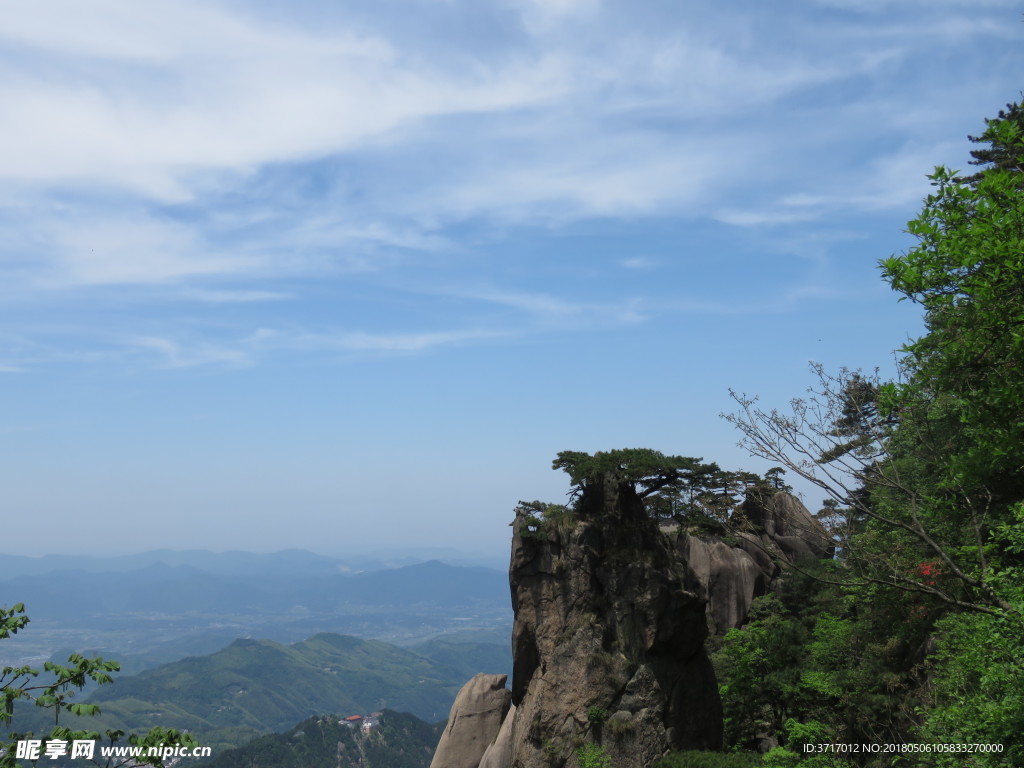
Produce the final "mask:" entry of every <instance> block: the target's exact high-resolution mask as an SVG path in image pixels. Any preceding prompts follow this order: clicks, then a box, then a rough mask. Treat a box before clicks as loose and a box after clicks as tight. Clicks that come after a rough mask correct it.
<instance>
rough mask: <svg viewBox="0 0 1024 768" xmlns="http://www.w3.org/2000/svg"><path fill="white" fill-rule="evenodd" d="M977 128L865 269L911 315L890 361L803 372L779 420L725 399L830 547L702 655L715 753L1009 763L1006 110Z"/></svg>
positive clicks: (1019, 128)
mask: <svg viewBox="0 0 1024 768" xmlns="http://www.w3.org/2000/svg"><path fill="white" fill-rule="evenodd" d="M986 123H987V126H986V130H985V131H984V133H982V134H981V135H980V136H972V137H970V139H971V141H973V142H975V143H976V144H978V145H979V148H978V149H975V150H974V151H973V152H972V153H971V154H972V156H973V158H974V159H973V160H972V161H971V162H972V163H973V164H974V165H977V166H978V170H977V172H976V173H973V174H971V175H969V176H962V175H958V172H956V171H952V170H949V169H946V168H942V167H939V168H936V170H935V172H934V174H933V175H932V176H931V180H932V184H933V186H934V191H933V192H932V193H931V194H930V195H929V196H928V197H927V198H926V199H925V200H924V204H923V208H922V210H921V212H920V215H919V216H918V217H917V218H916V219H914V220H913V221H911V222H910V223H909V225H908V231H909V233H910V234H911V235H913V236H914V238H915V240H916V243H915V245H914V246H913V247H912V248H910V249H909V250H907V251H906V252H905V253H903V254H900V255H895V256H892V257H891V258H888V259H885V260H883V261H882V262H881V270H882V274H883V276H884V279H885V280H886V281H887V282H888V284H889V285H890V286H891V287H892V289H893V290H894V291H895V292H896V293H897V294H899V295H900V300H908V301H912V302H915V303H916V304H919V305H920V306H921V307H922V309H923V311H924V320H925V332H924V334H923V335H922V336H921V337H920V338H918V339H916V340H914V341H912V342H910V343H908V344H907V345H906V346H905V347H904V348H903V349H902V352H901V359H900V367H899V372H898V375H897V376H896V377H895V378H894V379H893V380H882V379H881V378H880V377H879V376H878V375H877V374H865V373H863V372H851V371H839V372H838V373H835V374H831V373H828V372H826V371H825V370H823V369H821V368H816V369H815V371H816V373H817V381H818V385H816V386H815V387H814V388H812V391H811V392H810V394H809V395H808V396H807V397H805V398H801V399H796V400H794V401H793V402H792V404H791V405H792V407H791V409H789V410H788V411H785V412H783V411H780V410H764V409H762V408H761V407H760V406H759V404H758V403H757V402H756V400H755V399H752V398H748V397H744V396H741V395H735V396H734V397H735V399H736V401H737V403H738V410H737V412H736V413H733V414H731V415H728V416H727V418H728V419H729V420H730V421H731V422H732V423H734V424H735V425H736V426H737V427H738V428H739V429H740V431H741V432H742V435H743V441H744V443H745V445H746V446H747V447H748V448H749V449H750V450H751V451H752V453H754V454H756V455H758V456H761V457H763V458H766V459H769V460H770V461H772V462H773V463H776V464H778V465H780V466H781V467H783V468H785V469H786V470H788V471H789V472H792V473H796V474H797V475H800V476H801V477H803V478H805V479H806V480H809V481H810V482H812V483H814V484H815V485H817V486H818V487H819V488H821V489H823V490H825V491H826V492H827V494H828V501H826V503H825V505H824V508H823V509H822V510H821V512H820V513H819V519H820V520H821V521H822V522H823V523H825V524H826V525H827V526H828V529H829V531H830V532H831V534H832V535H833V537H834V539H835V541H836V545H837V555H836V557H835V559H834V560H831V561H822V562H819V563H815V564H807V565H806V566H803V567H800V568H797V569H794V570H792V571H791V572H790V574H789V576H788V578H787V579H786V580H785V582H784V588H783V589H782V591H781V593H780V594H772V595H768V596H765V597H762V598H760V599H759V600H758V601H757V602H756V604H755V607H754V609H753V611H752V614H751V617H750V622H749V624H748V626H746V627H745V628H743V629H740V630H733V631H731V632H730V633H729V634H728V635H727V636H726V637H725V638H724V640H722V641H721V642H720V643H718V647H716V648H715V649H714V656H713V658H714V661H715V667H716V671H717V674H718V676H719V682H720V686H721V692H722V698H723V704H724V709H725V717H726V745H725V746H726V749H727V750H733V751H746V750H751V749H752V748H756V747H760V748H762V749H764V748H767V747H772V748H771V749H770V751H769V752H768V753H767V755H766V756H765V758H764V759H763V761H762V762H760V763H759V764H760V765H771V766H786V765H792V764H795V763H796V762H798V761H799V762H800V764H801V765H807V766H817V765H821V766H824V765H828V766H845V765H851V766H853V765H856V766H890V765H902V766H916V765H928V766H1020V765H1024V173H1022V172H1024V110H1022V107H1021V105H1019V104H1011V105H1008V107H1007V109H1006V110H1003V111H1001V112H1000V113H999V114H998V116H997V117H996V118H994V119H990V120H987V121H986ZM815 745H836V747H829V746H826V748H827V749H836V748H838V749H849V750H851V751H845V752H817V751H815V750H817V749H818V748H819V747H817V746H815ZM838 745H850V746H849V747H839V746H838ZM989 745H997V746H995V747H991V746H989ZM993 749H994V750H995V751H989V750H993Z"/></svg>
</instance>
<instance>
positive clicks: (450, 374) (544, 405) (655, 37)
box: [0, 0, 1024, 555]
mask: <svg viewBox="0 0 1024 768" xmlns="http://www.w3.org/2000/svg"><path fill="white" fill-rule="evenodd" d="M1022 11H1024V6H1022V5H1021V3H1019V2H1010V1H1008V0H1007V1H1004V0H902V1H899V2H897V1H896V0H891V1H889V0H786V1H784V2H774V3H764V2H761V1H760V0H736V1H735V2H730V3H720V2H712V1H711V0H707V1H705V0H691V1H687V2H683V1H682V0H673V1H672V2H668V1H666V0H645V2H642V3H636V2H628V3H627V2H612V1H611V0H419V2H412V1H411V0H372V1H370V0H351V1H350V2H345V3H336V2H328V1H327V0H292V2H289V3H287V4H285V3H269V2H261V1H256V2H254V1H253V0H246V1H245V2H242V1H241V0H202V2H199V1H198V0H147V2H145V3H139V2H130V1H129V0H92V2H89V3H82V2H79V1H78V0H33V1H32V2H27V1H26V0H11V1H10V2H6V3H4V4H3V6H2V7H0V59H2V67H0V103H2V104H3V105H4V106H3V108H2V110H0V143H2V146H3V147H4V151H3V152H2V153H0V222H2V228H3V232H4V236H3V237H2V238H0V271H2V274H0V387H2V392H0V398H2V402H3V403H4V408H3V417H2V420H0V435H2V440H0V445H2V449H0V450H2V455H0V461H2V464H3V466H4V470H5V471H4V473H3V477H4V481H3V486H4V491H5V499H4V503H3V507H4V513H3V524H2V527H0V552H3V553H6V554H26V555H40V554H44V553H72V552H73V553H79V554H98V555H101V554H102V555H107V554H125V553H134V552H141V551H145V550H149V549H156V548H171V549H211V550H215V551H222V550H228V549H244V550H250V551H257V552H268V551H275V550H280V549H288V548H300V549H308V550H312V551H314V552H319V553H323V554H344V553H354V552H365V551H386V550H388V549H403V548H406V549H407V548H415V547H421V548H430V547H450V548H456V549H459V550H463V551H466V552H477V553H483V554H488V555H489V554H492V553H502V552H505V551H507V546H508V541H509V536H510V532H509V528H508V523H509V521H510V520H511V518H512V510H513V508H514V507H515V505H516V503H517V501H518V500H520V499H528V500H532V499H543V500H547V501H556V502H557V501H563V500H564V498H565V493H566V491H567V490H568V484H567V479H566V477H565V476H564V475H563V474H561V473H559V472H553V471H552V470H551V461H552V459H553V458H554V457H555V454H557V453H558V452H559V451H561V450H581V451H588V452H593V451H597V450H609V449H614V448H624V447H650V448H655V449H657V450H661V451H663V452H665V453H669V454H680V455H686V456H699V457H703V458H704V459H705V460H706V461H716V462H718V463H719V464H720V465H722V466H723V467H728V468H743V469H748V470H752V471H763V470H764V469H766V468H767V467H768V466H769V465H767V464H765V463H764V462H759V461H757V460H754V459H751V458H750V457H749V456H748V455H747V453H746V452H745V451H743V450H742V449H740V448H738V447H737V445H736V443H737V440H738V438H739V435H738V434H737V433H736V431H735V429H734V428H733V427H731V426H730V425H729V424H727V423H726V422H725V421H724V420H723V419H722V418H721V417H720V414H721V413H723V412H730V411H732V410H734V404H733V403H732V401H731V400H730V396H729V390H730V388H731V389H733V390H735V391H737V392H743V393H747V394H750V395H754V394H756V395H758V396H759V397H760V398H761V402H762V403H763V404H765V405H766V406H769V407H772V406H779V407H784V406H785V405H786V403H787V402H788V401H789V400H790V399H791V398H793V397H799V396H801V395H802V394H803V393H804V392H805V390H806V388H807V387H808V386H810V385H811V384H813V377H812V375H811V373H810V371H809V368H808V362H809V361H816V362H820V363H822V364H823V365H825V366H826V368H827V369H829V370H833V371H834V370H837V369H839V368H840V367H841V366H847V367H849V368H854V369H856V368H865V369H873V368H874V367H876V366H879V367H881V369H882V371H883V373H884V374H891V372H892V370H893V365H894V359H895V356H896V353H895V350H898V348H899V347H900V346H901V345H902V344H904V343H905V342H906V341H907V340H908V339H909V338H912V337H914V336H916V335H917V334H918V333H920V331H921V322H920V312H919V310H918V308H917V307H915V306H914V305H913V304H911V303H910V302H902V303H901V302H899V301H898V298H899V297H898V296H897V295H896V294H894V293H893V292H892V291H891V290H890V289H889V288H888V286H887V285H886V284H885V283H884V282H883V281H882V280H881V279H880V275H879V272H878V266H877V265H878V260H879V259H882V258H886V257H888V256H890V255H892V254H894V253H900V252H903V251H905V250H906V249H907V248H909V247H911V246H912V244H913V241H912V240H911V239H910V237H909V236H908V235H907V234H906V233H905V232H904V230H905V226H906V222H907V221H908V220H909V219H911V218H913V217H914V215H915V212H916V211H918V210H919V209H920V205H921V199H922V197H923V196H924V195H926V194H927V193H928V191H929V186H928V179H927V174H928V173H930V172H931V170H932V169H933V167H934V166H936V165H940V164H944V165H947V166H952V167H954V168H964V167H966V161H967V160H968V159H969V150H970V149H971V148H972V146H973V145H971V143H970V142H969V141H968V140H967V138H966V137H967V135H968V134H978V133H981V132H982V131H983V130H984V118H985V117H992V116H994V115H995V114H996V112H997V111H998V110H999V109H1000V108H1002V107H1004V105H1005V104H1006V103H1008V102H1011V101H1017V100H1019V98H1020V97H1021V90H1022V88H1024V78H1022V77H1021V75H1022V73H1024V45H1022V35H1024V24H1022V23H1021V22H1022V19H1024V16H1022ZM806 501H807V503H808V506H810V507H812V508H816V506H817V504H818V503H820V495H819V496H818V497H815V496H814V495H813V494H811V493H809V489H808V497H807V499H806Z"/></svg>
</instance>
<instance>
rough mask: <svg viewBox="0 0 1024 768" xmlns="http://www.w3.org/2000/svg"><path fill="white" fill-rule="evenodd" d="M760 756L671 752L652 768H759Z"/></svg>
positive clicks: (751, 754) (741, 753)
mask: <svg viewBox="0 0 1024 768" xmlns="http://www.w3.org/2000/svg"><path fill="white" fill-rule="evenodd" d="M761 764H762V763H761V755H759V754H757V753H755V752H706V751H702V750H687V751H684V752H673V753H671V754H669V755H666V756H665V757H663V758H661V760H659V761H658V762H656V763H654V765H653V766H652V768H759V766H761Z"/></svg>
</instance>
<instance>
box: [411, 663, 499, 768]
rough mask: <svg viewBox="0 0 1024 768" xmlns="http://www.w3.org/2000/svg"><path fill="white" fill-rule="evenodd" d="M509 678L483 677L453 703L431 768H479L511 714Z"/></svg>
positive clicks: (473, 682) (472, 683) (462, 691)
mask: <svg viewBox="0 0 1024 768" xmlns="http://www.w3.org/2000/svg"><path fill="white" fill-rule="evenodd" d="M506 680H508V675H485V674H479V675H476V676H475V677H473V679H472V680H470V681H469V682H468V683H466V684H465V685H464V686H462V690H460V691H459V695H458V696H456V697H455V703H454V704H452V711H451V714H450V715H449V716H448V726H447V727H446V728H445V729H444V733H442V734H441V741H440V742H438V745H437V751H436V752H434V759H433V760H432V761H431V762H430V768H477V767H478V766H479V765H480V761H481V759H482V758H483V756H484V753H485V752H487V750H488V748H489V747H490V746H491V742H492V740H493V738H494V736H495V734H497V733H498V729H499V728H500V727H501V724H502V722H503V721H504V720H505V716H506V715H507V714H508V711H509V700H510V699H511V697H512V694H511V693H510V692H509V690H508V689H507V688H506V687H505V681H506Z"/></svg>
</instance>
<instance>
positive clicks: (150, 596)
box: [0, 551, 512, 672]
mask: <svg viewBox="0 0 1024 768" xmlns="http://www.w3.org/2000/svg"><path fill="white" fill-rule="evenodd" d="M15 602H23V603H24V604H25V606H26V609H27V612H28V616H29V617H30V619H31V624H30V625H29V627H28V628H26V629H25V630H24V631H23V632H22V633H19V635H18V636H17V637H14V638H10V639H8V640H5V641H4V642H2V643H0V665H4V664H22V663H34V664H41V663H42V662H43V661H45V660H47V659H48V658H51V657H53V656H56V657H58V660H61V661H62V660H63V659H64V658H66V657H67V653H68V652H70V651H92V652H94V653H99V654H100V655H103V656H104V657H108V658H114V659H117V660H119V661H121V662H122V665H123V668H124V670H125V671H126V672H139V671H142V670H143V669H146V668H151V667H153V666H156V665H158V664H161V663H166V662H169V661H173V660H175V659H179V658H182V657H183V656H188V655H197V654H205V653H212V652H214V651H216V650H217V649H219V648H222V647H223V646H225V645H226V644H228V643H230V642H231V641H232V640H234V639H236V638H240V637H241V638H245V637H262V638H267V639H270V640H274V641H277V642H294V641H298V640H301V639H303V638H307V637H310V636H311V635H314V634H316V633H318V632H333V633H338V634H349V635H356V636H360V637H374V638H379V639H383V640H387V641H389V642H398V643H401V644H411V643H415V642H422V641H424V640H427V639H430V638H432V637H436V636H439V635H444V634H449V633H452V632H457V631H458V632H465V631H473V632H477V633H483V634H485V635H487V634H490V635H491V636H492V637H500V638H501V639H502V642H505V640H506V639H507V638H508V636H509V634H508V632H509V629H510V627H511V618H512V611H511V604H510V601H509V591H508V576H507V573H506V572H505V571H504V570H496V569H493V568H484V567H480V566H467V565H451V564H446V563H442V562H440V561H437V560H432V561H428V562H421V563H417V564H414V565H406V566H403V567H399V568H388V569H381V570H375V571H365V570H358V569H357V568H356V567H355V566H354V565H352V564H346V563H345V562H342V561H341V560H339V559H336V558H329V557H324V556H321V555H314V554H312V553H309V552H301V551H287V552H277V553H273V554H266V555H260V554H252V553H247V552H225V553H211V552H204V551H188V552H172V551H154V552H147V553H145V554H142V555H130V556H123V557H114V558H92V557H54V556H50V557H43V558H26V557H21V556H12V555H0V605H8V606H9V605H11V604H13V603H15Z"/></svg>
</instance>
